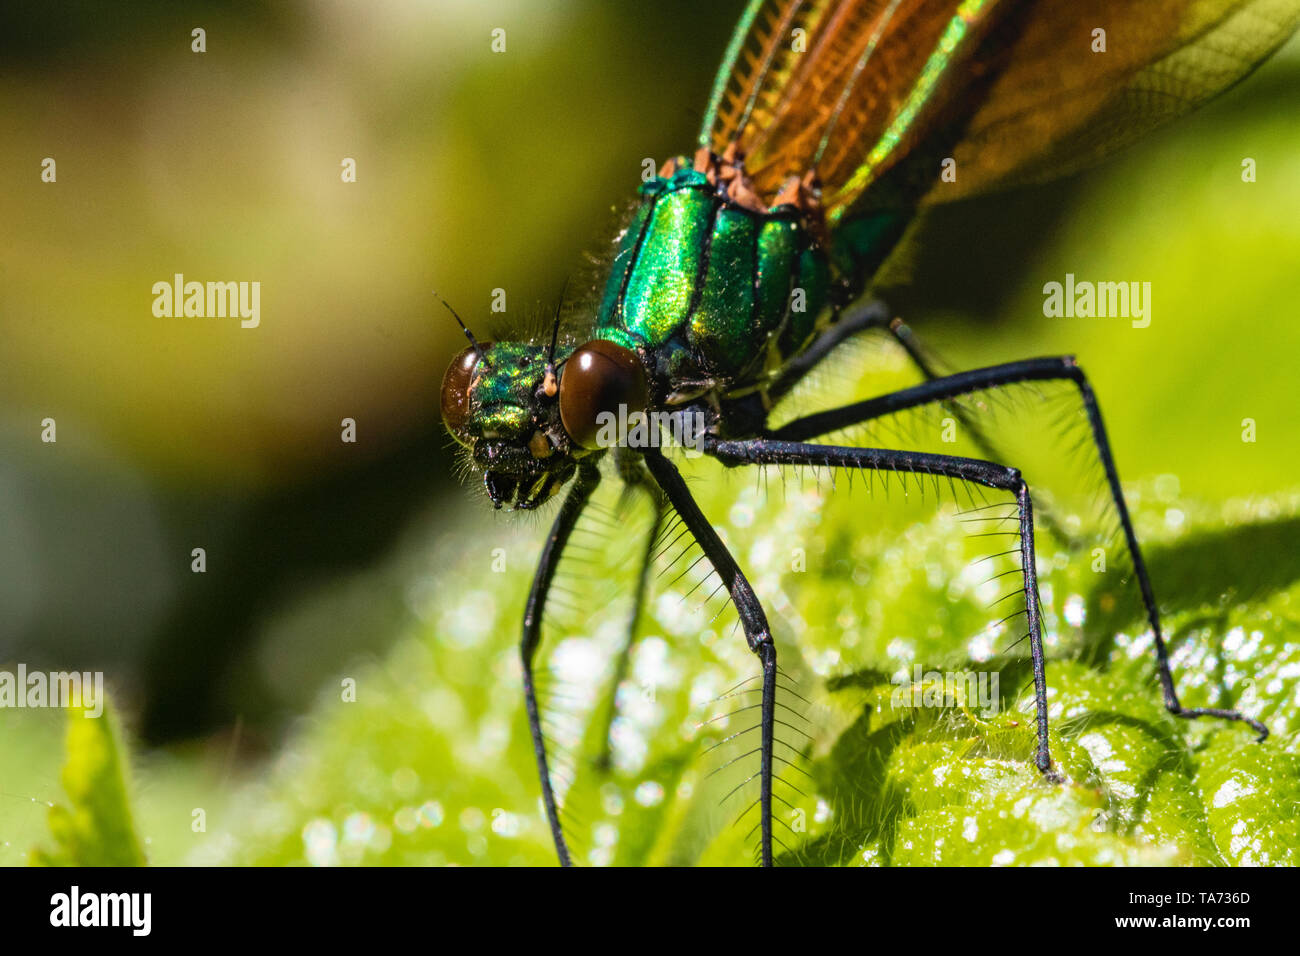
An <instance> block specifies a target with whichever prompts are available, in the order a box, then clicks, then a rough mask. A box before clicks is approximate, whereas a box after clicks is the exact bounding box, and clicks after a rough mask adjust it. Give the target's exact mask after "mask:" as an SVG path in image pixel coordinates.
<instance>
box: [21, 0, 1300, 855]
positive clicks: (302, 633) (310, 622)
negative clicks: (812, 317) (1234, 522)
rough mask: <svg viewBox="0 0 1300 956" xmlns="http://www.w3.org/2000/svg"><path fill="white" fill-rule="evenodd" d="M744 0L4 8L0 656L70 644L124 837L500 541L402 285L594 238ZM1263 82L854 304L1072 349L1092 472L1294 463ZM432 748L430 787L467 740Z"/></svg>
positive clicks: (1011, 210)
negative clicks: (203, 557)
mask: <svg viewBox="0 0 1300 956" xmlns="http://www.w3.org/2000/svg"><path fill="white" fill-rule="evenodd" d="M740 6H741V4H740V3H738V2H737V3H717V4H699V3H688V2H684V0H682V2H678V0H659V2H655V3H633V2H627V3H616V4H611V3H602V2H599V0H569V2H558V0H557V2H551V3H546V4H538V3H526V2H522V0H520V2H512V3H504V2H496V0H492V2H471V0H464V2H439V3H416V2H402V0H376V2H370V3H366V4H354V3H348V2H344V0H311V2H280V3H266V4H262V3H253V2H237V3H216V2H213V3H188V2H187V3H173V2H163V0H157V2H135V3H127V4H119V5H114V6H113V7H111V8H108V7H105V6H104V5H102V4H98V3H93V2H90V0H84V2H64V3H58V4H44V3H36V2H21V0H20V2H17V3H9V4H6V5H5V6H4V7H3V9H0V130H2V132H0V168H3V170H4V179H5V185H4V188H3V190H0V222H2V223H3V224H4V225H3V228H4V242H3V245H2V246H0V526H2V527H3V528H4V533H3V534H0V667H12V666H14V664H15V663H16V662H18V661H22V662H25V663H26V664H27V665H28V667H29V668H32V669H46V670H58V669H70V668H75V669H79V670H87V669H102V670H104V671H105V672H106V674H107V677H108V681H109V683H110V686H111V688H112V689H113V691H114V693H115V696H116V699H117V700H118V703H119V705H120V707H121V709H122V710H123V712H124V718H125V723H126V726H127V728H128V731H129V733H130V735H131V736H132V739H133V740H135V741H137V742H138V744H139V746H140V747H141V755H140V758H139V759H140V761H141V768H140V769H141V779H142V780H143V781H144V783H143V784H142V786H143V790H142V793H141V794H140V799H141V808H140V815H141V818H142V821H143V823H142V826H143V827H144V829H145V830H146V832H152V837H151V839H153V841H154V842H153V844H151V845H152V846H153V851H152V855H153V856H154V858H155V859H158V860H160V861H162V862H168V861H179V860H182V859H186V858H187V857H186V854H187V853H190V852H191V851H192V847H191V842H190V841H192V839H193V834H191V833H190V831H189V828H188V811H186V815H185V821H184V823H185V825H183V826H181V825H177V826H175V827H171V826H161V825H160V826H158V827H157V828H156V829H155V830H153V831H151V830H150V826H149V820H150V814H151V813H153V814H155V816H157V815H158V814H162V813H163V812H164V811H163V810H162V808H165V807H178V806H186V807H188V806H197V805H200V803H199V802H197V801H203V803H202V805H205V806H213V805H214V804H216V803H220V802H221V801H224V800H227V799H229V798H230V796H231V794H233V793H235V792H236V790H237V785H238V784H240V783H241V782H243V781H246V780H256V779H258V777H259V775H260V774H262V773H264V772H265V771H266V769H267V768H268V767H269V766H271V765H272V763H271V762H272V761H275V760H277V759H278V760H280V761H281V762H283V761H284V760H286V759H287V757H286V756H284V755H283V753H282V752H281V749H280V745H281V743H282V741H283V740H284V739H285V735H286V734H291V733H293V731H294V730H295V728H296V727H298V726H300V724H298V723H295V721H296V720H299V719H300V718H301V715H303V714H304V713H307V712H309V709H310V708H311V705H312V703H313V701H315V700H316V699H317V695H318V694H320V693H321V692H322V688H329V687H331V686H333V682H334V681H335V680H336V678H337V675H338V674H340V673H349V672H350V669H353V668H355V667H356V666H358V662H364V661H374V660H384V659H385V655H387V654H388V653H389V651H390V649H392V648H394V646H397V647H398V648H399V649H400V648H401V647H403V646H404V645H402V644H401V643H399V642H400V640H401V639H403V638H409V636H410V634H411V632H412V629H418V628H419V627H420V626H421V624H422V622H423V623H424V624H427V623H428V618H427V609H428V607H429V606H430V602H432V604H433V605H434V606H436V604H437V601H438V595H439V591H438V588H439V580H440V579H439V576H438V575H439V571H440V569H442V568H445V567H447V566H448V565H450V564H455V563H457V562H462V561H464V560H466V555H467V554H470V553H472V552H476V550H477V549H480V548H485V547H488V546H489V545H488V544H487V542H486V539H487V537H488V536H494V537H493V540H496V539H498V538H500V536H501V535H503V534H510V535H512V536H515V538H517V539H518V540H519V541H520V542H522V543H521V545H520V551H519V553H520V554H521V555H527V554H528V553H529V552H530V550H535V548H536V546H537V543H538V542H539V541H540V537H541V534H542V527H541V525H540V523H538V522H535V521H534V522H528V521H524V522H520V523H517V524H514V525H510V528H509V530H508V531H507V530H504V529H505V527H506V525H505V523H504V521H503V520H502V519H501V518H500V517H499V516H494V515H492V514H491V513H490V511H489V509H488V508H487V506H486V504H485V503H484V502H483V501H482V498H483V496H482V494H481V493H480V490H479V489H478V488H477V487H474V486H472V485H470V486H465V487H462V486H461V485H460V484H459V483H457V482H456V480H455V478H454V474H453V472H454V454H453V450H452V447H451V444H450V442H449V440H448V439H447V438H446V436H445V434H444V433H443V432H442V431H441V428H440V425H439V422H438V419H437V388H438V384H439V382H440V379H441V375H442V371H443V369H444V368H445V365H446V362H447V361H448V359H449V358H450V356H451V355H452V354H453V353H454V352H455V351H458V350H459V348H460V347H461V345H462V344H463V340H461V339H460V337H459V332H458V331H457V330H456V329H455V327H454V325H452V323H451V322H450V321H449V319H448V318H447V316H446V315H445V313H443V312H442V311H441V310H440V309H438V308H437V307H436V303H435V301H434V299H433V297H432V296H431V294H430V291H431V290H432V289H435V288H436V289H437V290H438V292H439V293H440V294H441V295H443V296H444V297H445V298H446V299H448V300H449V301H450V302H452V303H453V304H455V305H456V307H457V309H458V310H459V311H460V312H461V313H462V314H463V315H464V316H465V317H466V319H467V320H468V321H469V322H470V324H471V325H473V326H475V327H476V328H479V327H488V326H489V325H490V323H489V322H488V309H489V302H490V298H491V295H492V291H493V290H494V289H498V288H500V289H505V290H506V293H507V302H508V315H507V318H513V317H517V318H519V319H523V318H524V317H526V316H527V315H529V314H530V313H531V312H534V311H536V310H537V309H539V308H545V307H546V306H547V304H548V303H550V302H551V301H552V300H553V299H554V297H555V295H556V294H557V292H558V290H559V289H560V287H561V285H562V283H563V282H564V280H565V278H566V276H569V275H571V274H574V273H575V272H577V271H578V270H579V269H580V268H581V266H582V263H583V257H584V255H585V254H586V252H588V251H589V250H592V249H596V248H599V247H600V246H601V244H602V243H604V242H606V241H607V240H608V239H609V238H610V237H611V236H612V235H613V232H614V230H615V229H616V228H617V218H616V217H617V211H618V210H619V209H622V208H623V205H624V203H625V202H626V201H627V200H628V198H629V197H630V196H631V195H632V193H633V191H634V189H635V186H636V184H637V183H638V181H639V179H638V177H639V172H640V168H641V163H642V160H643V159H644V158H645V157H652V158H654V159H655V160H656V163H657V162H658V161H660V160H662V159H663V158H664V157H666V156H668V155H670V154H672V153H675V152H678V151H682V150H686V149H689V148H690V146H691V145H692V143H693V141H694V134H695V130H696V127H697V124H698V121H699V117H700V113H701V111H702V107H703V104H704V99H705V96H706V93H707V90H708V85H709V82H710V79H711V75H712V70H713V69H714V66H715V64H716V62H717V60H718V59H719V58H720V56H721V51H722V49H723V46H724V44H725V42H726V38H727V36H728V33H729V30H730V27H731V25H732V23H733V21H734V19H735V17H736V15H737V12H738V10H739V8H740ZM195 27H202V28H203V29H204V30H205V31H206V45H207V52H205V53H202V54H196V53H193V52H191V42H192V41H191V30H192V29H194V28H195ZM494 28H503V29H505V31H506V44H507V48H506V52H504V53H494V52H493V51H492V48H491V40H492V37H491V31H492V30H493V29H494ZM1298 106H1300V46H1298V45H1297V44H1296V43H1294V42H1293V43H1291V44H1290V45H1289V47H1288V48H1287V49H1285V50H1284V51H1283V52H1282V54H1280V55H1279V56H1278V57H1276V58H1275V59H1274V60H1273V61H1271V62H1270V63H1268V64H1266V65H1265V66H1264V67H1263V68H1262V69H1261V70H1260V71H1259V72H1258V73H1257V74H1255V75H1253V76H1252V77H1250V78H1249V79H1248V80H1247V81H1246V82H1245V83H1243V84H1241V85H1240V86H1239V87H1237V88H1236V89H1234V90H1233V91H1231V92H1230V93H1228V94H1227V95H1226V96H1224V97H1223V98H1221V99H1220V100H1218V101H1216V102H1214V103H1213V104H1211V105H1210V106H1209V107H1208V108H1206V109H1205V110H1203V111H1202V112H1200V113H1198V114H1196V115H1194V116H1193V117H1191V118H1190V119H1188V120H1185V121H1183V122H1181V123H1180V124H1177V125H1175V126H1173V127H1171V128H1168V129H1166V130H1163V131H1160V132H1158V133H1156V134H1154V135H1152V136H1151V137H1149V138H1148V139H1147V140H1145V141H1144V142H1143V144H1142V145H1141V146H1140V147H1138V148H1136V149H1134V150H1131V151H1129V152H1127V153H1125V154H1124V155H1123V156H1121V157H1119V158H1118V159H1116V160H1113V161H1112V162H1110V163H1108V164H1107V165H1106V166H1104V167H1102V168H1101V169H1098V170H1096V171H1092V172H1089V173H1087V174H1084V175H1082V176H1079V177H1075V178H1073V179H1071V180H1069V181H1066V182H1063V183H1056V184H1052V185H1050V186H1046V187H1038V188H1035V189H1030V190H1023V191H1019V192H1016V193H1010V194H1004V195H999V196H996V197H989V198H986V199H981V200H978V201H974V202H969V203H964V204H961V205H959V206H955V207H952V208H944V209H942V210H939V211H937V212H936V213H935V214H934V215H933V216H932V217H931V219H930V221H929V222H928V224H927V226H926V229H925V231H924V232H923V233H922V236H921V242H920V243H919V245H918V247H917V251H916V253H915V256H914V257H913V258H912V259H911V261H909V263H908V273H909V275H910V280H911V281H910V282H909V283H908V284H907V285H905V286H901V285H900V286H891V287H890V288H889V289H887V290H886V292H887V295H888V300H889V302H890V304H891V305H892V306H893V308H894V309H895V310H896V311H897V312H898V313H899V314H901V315H903V316H904V317H906V318H907V319H908V321H909V322H910V323H911V324H912V325H913V326H914V328H915V329H916V330H917V331H918V333H919V334H921V335H923V336H925V338H926V340H927V341H928V343H929V344H930V345H932V346H933V347H935V348H936V349H937V350H938V351H939V352H940V353H941V354H942V355H943V356H944V357H945V358H946V359H948V360H949V361H950V362H952V363H953V364H956V365H960V366H963V367H969V366H976V365H980V364H986V363H990V362H995V361H1004V360H1009V359H1012V358H1018V357H1024V356H1029V355H1039V354H1053V353H1075V354H1077V355H1078V356H1079V357H1080V359H1081V361H1082V363H1083V365H1084V367H1085V368H1086V369H1087V370H1088V371H1089V373H1090V375H1091V377H1092V380H1093V383H1094V385H1095V387H1096V389H1097V392H1098V394H1099V395H1100V396H1101V399H1102V402H1103V407H1104V409H1105V410H1106V414H1107V420H1108V423H1109V426H1110V429H1111V435H1112V439H1113V441H1114V445H1115V452H1116V458H1117V460H1118V462H1119V464H1120V467H1121V471H1122V474H1123V477H1124V479H1125V480H1126V481H1131V482H1140V481H1143V480H1153V479H1156V478H1158V477H1159V476H1167V475H1174V476H1176V477H1177V488H1178V493H1179V494H1181V495H1185V496H1187V497H1188V498H1189V499H1197V500H1202V501H1209V502H1216V501H1222V500H1226V499H1228V498H1231V497H1234V496H1236V497H1240V496H1245V495H1262V494H1270V493H1275V492H1281V491H1284V490H1288V489H1293V488H1294V487H1295V486H1296V484H1297V482H1296V478H1295V466H1296V464H1297V461H1298V460H1300V454H1298V453H1297V451H1296V448H1297V442H1298V440H1300V417H1298V416H1300V412H1298V411H1297V402H1296V399H1295V387H1294V356H1296V355H1297V354H1300V325H1298V324H1297V322H1296V316H1297V312H1296V308H1295V302H1296V301H1297V295H1298V293H1300V277H1298V275H1297V271H1296V268H1295V263H1296V262H1300V219H1298V218H1297V215H1296V213H1297V211H1298V210H1300V127H1297V125H1296V123H1295V122H1294V117H1295V115H1296V110H1297V107H1298ZM45 157H53V158H54V159H55V160H56V162H57V175H58V179H57V182H56V183H54V184H49V183H43V182H42V181H41V178H40V172H41V161H42V159H43V158H45ZM345 157H351V158H354V159H355V160H356V163H357V182H356V183H352V184H345V183H343V182H341V180H340V171H341V166H340V164H341V162H342V161H343V159H344V158H345ZM1245 157H1251V158H1253V159H1255V160H1256V162H1257V164H1258V181H1257V182H1255V183H1250V184H1247V183H1243V182H1242V180H1241V176H1240V171H1241V161H1242V159H1243V158H1245ZM177 272H183V273H184V274H185V275H186V276H187V278H193V279H197V280H200V281H204V280H257V281H260V282H261V284H262V303H261V311H262V316H261V325H260V327H259V328H256V329H241V328H240V327H239V324H238V322H237V321H236V320H230V319H197V318H175V319H165V318H164V319H160V318H156V317H155V316H154V315H153V314H152V311H151V304H152V299H153V296H152V293H151V291H150V290H151V286H152V285H153V283H154V282H157V281H160V280H169V279H170V277H171V276H172V275H173V274H174V273H177ZM1067 272H1073V273H1075V274H1076V275H1077V276H1078V277H1079V278H1081V279H1083V278H1090V277H1091V278H1097V279H1131V280H1134V281H1149V282H1151V283H1152V286H1153V301H1154V308H1153V320H1152V323H1151V326H1150V327H1149V328H1146V329H1133V328H1131V327H1130V326H1129V324H1128V323H1127V322H1125V321H1123V320H1115V319H1047V318H1044V317H1043V315H1042V291H1041V290H1042V286H1043V284H1044V283H1045V282H1048V281H1061V280H1062V279H1063V278H1064V275H1065V273H1067ZM862 387H863V389H864V390H865V391H866V392H867V393H870V392H871V391H872V389H871V387H870V383H864V384H863V386H862ZM47 417H51V418H54V419H56V421H57V427H58V441H57V443H56V444H45V443H42V442H41V440H40V432H41V421H42V419H44V418H47ZM345 417H351V418H354V419H355V420H356V422H357V434H358V441H357V442H356V443H355V444H344V443H342V442H341V441H340V421H341V419H343V418H345ZM1245 418H1251V419H1254V420H1255V422H1256V423H1257V429H1258V440H1257V442H1255V443H1253V444H1244V443H1243V442H1242V440H1241V430H1242V424H1241V423H1242V420H1243V419H1245ZM512 540H514V538H512ZM195 547H202V548H204V549H206V552H207V568H208V569H207V572H206V573H205V574H193V573H191V571H190V562H191V557H190V553H191V549H193V548H195ZM1206 571H1207V573H1212V572H1213V569H1212V568H1207V569H1206ZM489 584H490V582H489ZM1157 584H1158V582H1157ZM488 586H489V585H485V587H488ZM511 613H513V611H511ZM507 616H509V615H507ZM437 638H438V634H437V633H436V628H435V633H433V634H432V639H433V640H434V641H436V640H437ZM512 640H513V638H512V636H511V635H508V634H503V635H495V636H494V637H493V638H492V641H493V646H496V645H498V644H500V645H501V646H503V647H505V646H508V645H509V644H510V643H511V641H512ZM435 648H436V645H435ZM399 652H400V650H399ZM387 666H392V665H391V663H390V664H389V665H387ZM502 679H503V680H504V678H502ZM494 686H495V685H494ZM436 692H437V688H430V689H429V693H431V694H432V693H436ZM483 692H484V693H488V691H487V689H484V691H483ZM501 708H503V709H502V710H501V711H500V712H501V713H503V714H510V715H512V716H511V719H512V720H513V719H515V717H518V716H519V714H520V713H521V712H522V707H521V706H518V704H517V702H516V701H513V700H510V701H508V702H504V701H503V702H502V704H501ZM0 716H3V719H4V721H5V734H4V737H5V740H6V743H5V745H4V747H0V777H2V778H3V781H4V783H3V784H2V785H0V791H2V793H0V830H2V831H3V832H2V833H0V836H2V837H3V844H4V846H3V855H0V863H10V862H15V861H16V860H18V859H21V855H22V853H24V852H25V851H26V849H27V847H28V846H30V844H31V843H32V842H34V841H35V840H36V839H37V838H38V837H39V834H40V832H41V830H42V827H43V818H42V815H41V812H40V811H41V803H42V802H43V801H48V800H54V799H57V789H58V783H57V766H58V759H59V747H60V743H59V741H60V734H61V728H60V717H59V715H58V714H57V713H55V712H45V713H36V714H33V713H31V712H23V713H19V712H5V713H4V714H3V715H0ZM516 723H517V721H516ZM462 729H463V730H464V732H465V733H467V734H469V735H470V737H469V741H470V744H472V743H473V741H474V737H473V734H475V733H479V734H482V733H486V732H487V725H485V724H483V723H482V722H479V721H475V720H467V721H466V724H465V727H463V728H462ZM488 752H491V751H490V748H488V749H487V750H484V751H482V753H488ZM277 753H281V756H280V757H278V758H277V757H276V754H277ZM480 756H481V754H480ZM438 759H441V760H444V761H445V768H425V769H424V770H423V771H422V772H423V782H424V785H425V786H433V785H436V783H437V781H436V780H434V779H431V774H432V775H437V774H439V773H441V772H443V770H444V769H445V773H446V774H447V775H448V776H451V775H455V774H456V773H459V772H461V771H462V770H463V769H464V766H465V761H466V760H469V761H470V762H473V760H472V759H470V758H466V757H465V756H464V754H463V753H453V754H443V755H442V756H440V757H439V758H438ZM512 770H513V771H514V772H518V773H526V772H527V768H526V767H519V766H514V767H512ZM521 786H522V787H523V788H524V790H523V791H521V792H528V790H529V785H528V783H527V780H524V781H523V782H522V783H521ZM532 786H535V785H532ZM159 818H160V817H159ZM453 858H454V857H453ZM475 858H482V857H481V856H476V857H475ZM497 858H499V859H502V860H506V859H509V858H510V857H509V855H503V856H500V857H497Z"/></svg>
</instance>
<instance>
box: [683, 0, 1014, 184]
mask: <svg viewBox="0 0 1300 956" xmlns="http://www.w3.org/2000/svg"><path fill="white" fill-rule="evenodd" d="M1014 5H1015V4H1014V3H1013V2H1012V0H964V2H963V0H765V2H764V0H755V2H752V3H751V4H750V5H749V7H748V8H747V9H746V11H745V16H744V17H743V18H742V20H741V24H740V26H739V27H738V29H737V31H736V34H735V35H734V36H733V38H732V43H731V45H730V47H729V48H728V51H727V56H726V57H725V59H724V62H723V65H722V70H721V71H720V73H719V75H718V79H717V82H716V83H715V85H714V92H713V98H712V100H711V103H710V107H709V110H708V113H707V115H706V118H705V124H704V129H703V131H702V132H701V138H700V144H701V145H704V146H710V147H711V148H713V149H714V150H715V151H716V152H722V151H723V150H724V149H725V148H726V147H727V146H728V145H729V144H731V143H733V142H734V143H737V144H738V145H739V147H740V149H741V151H742V152H743V153H744V154H745V157H746V158H745V165H746V169H747V171H748V173H749V175H750V177H751V179H752V181H753V183H754V186H755V188H756V190H757V191H758V193H759V194H760V195H761V196H765V197H768V198H770V197H771V196H773V195H774V194H775V193H777V192H778V191H779V190H780V188H781V186H782V185H783V183H784V181H785V179H786V178H787V177H788V176H791V175H802V174H804V173H806V172H807V171H809V170H810V169H813V168H815V169H816V170H817V172H818V175H819V178H820V180H821V182H822V186H823V191H824V196H825V202H826V204H827V206H828V208H830V209H832V210H833V209H834V208H835V207H837V206H839V205H842V204H843V200H842V199H840V198H839V197H840V195H841V192H842V190H843V188H844V186H845V185H846V184H847V183H848V182H849V181H850V179H851V178H852V177H853V176H854V175H855V174H856V173H859V171H860V170H861V169H862V167H863V164H864V163H866V162H871V164H872V165H873V166H874V167H875V168H876V169H877V170H878V171H880V170H883V169H885V168H887V167H888V166H889V165H890V163H891V162H892V161H893V160H894V159H896V158H897V157H899V156H902V155H905V154H906V152H907V147H908V145H909V144H910V143H911V142H913V141H914V139H915V137H916V136H918V135H920V134H921V133H922V132H923V131H924V129H925V121H926V119H927V117H928V115H929V114H935V113H937V104H938V103H939V102H941V101H942V98H943V96H944V95H945V93H948V92H950V91H952V90H954V89H959V88H960V87H959V85H958V84H955V83H953V82H952V81H951V80H950V79H949V78H948V76H947V75H945V74H946V73H949V72H951V73H953V74H954V75H955V74H956V73H958V72H959V69H957V68H958V67H959V66H960V64H961V63H963V62H964V61H965V60H966V59H968V58H969V57H970V56H972V55H973V54H974V53H975V52H976V51H977V50H978V46H979V44H978V41H979V39H980V38H981V36H982V35H983V33H984V32H985V31H986V30H987V28H988V25H989V24H991V23H992V22H993V21H994V19H995V15H996V14H997V13H998V12H999V11H1001V10H1005V9H1007V8H1009V7H1012V6H1014ZM882 144H884V145H882ZM873 150H874V151H875V155H874V156H873Z"/></svg>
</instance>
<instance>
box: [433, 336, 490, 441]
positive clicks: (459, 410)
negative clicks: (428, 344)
mask: <svg viewBox="0 0 1300 956" xmlns="http://www.w3.org/2000/svg"><path fill="white" fill-rule="evenodd" d="M491 344H492V343H491V342H482V343H480V345H481V346H482V348H483V349H485V350H486V349H487V348H488V347H489V346H490V345H491ZM478 361H479V353H478V351H477V350H476V349H474V348H473V347H471V348H467V349H466V350H465V351H463V352H461V353H460V354H459V355H457V356H456V357H455V358H454V359H452V360H451V365H449V366H447V372H446V374H445V375H443V376H442V421H443V424H445V425H446V426H447V429H448V431H450V432H451V434H452V437H454V438H455V439H456V440H457V441H458V442H460V443H461V444H462V445H468V444H469V435H468V434H467V432H466V431H465V426H466V424H467V423H468V422H469V387H470V385H471V384H472V382H473V381H474V369H475V367H476V366H477V365H478Z"/></svg>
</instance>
